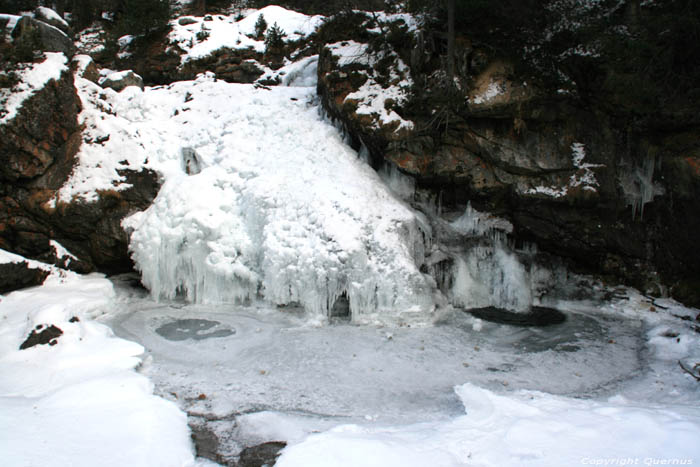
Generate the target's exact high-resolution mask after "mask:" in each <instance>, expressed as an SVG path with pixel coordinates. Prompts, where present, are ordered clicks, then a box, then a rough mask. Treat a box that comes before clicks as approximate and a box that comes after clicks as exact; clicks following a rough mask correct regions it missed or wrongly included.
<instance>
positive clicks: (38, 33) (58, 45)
mask: <svg viewBox="0 0 700 467" xmlns="http://www.w3.org/2000/svg"><path fill="white" fill-rule="evenodd" d="M12 43H13V45H14V46H15V47H22V46H26V47H31V48H32V49H34V50H39V51H42V52H63V53H64V54H65V55H66V56H67V57H72V56H73V54H75V45H73V41H72V40H71V38H70V37H68V36H67V35H66V34H65V33H64V32H63V31H61V30H60V29H58V28H56V27H54V26H51V25H50V24H46V23H44V22H43V21H38V20H36V19H34V18H31V17H29V16H22V18H20V20H19V21H17V24H16V25H15V28H14V29H13V30H12Z"/></svg>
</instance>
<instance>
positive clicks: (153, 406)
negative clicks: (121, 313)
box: [0, 266, 194, 466]
mask: <svg viewBox="0 0 700 467" xmlns="http://www.w3.org/2000/svg"><path fill="white" fill-rule="evenodd" d="M47 267H48V266H47ZM113 299H114V291H113V288H112V285H111V283H110V282H109V281H107V280H106V279H104V277H102V276H99V275H91V276H83V277H81V276H77V275H75V274H72V273H64V274H61V275H54V276H51V277H49V278H48V279H47V281H46V283H45V284H44V285H43V286H41V287H36V288H31V289H26V290H23V291H18V292H13V293H11V294H9V295H7V296H5V297H2V301H0V319H1V320H2V323H3V325H2V327H1V328H0V432H2V433H3V436H1V437H0V452H2V453H3V465H6V466H29V465H75V466H93V465H96V464H99V465H104V466H123V465H134V466H159V465H160V466H177V465H180V466H186V465H193V463H194V458H193V455H192V449H191V447H190V440H189V430H188V428H187V421H186V417H185V416H184V414H183V413H182V412H180V411H179V410H178V409H177V407H176V406H175V405H174V404H172V403H170V402H167V401H165V400H163V399H160V398H158V397H156V396H154V395H153V384H152V383H151V382H149V381H148V379H146V378H145V377H144V376H141V375H139V374H137V373H136V372H134V371H133V368H134V367H136V366H137V365H138V364H139V362H140V359H139V357H138V356H139V355H140V354H141V353H142V352H143V347H141V346H140V345H138V344H135V343H133V342H129V341H126V340H123V339H119V338H116V337H114V336H113V334H112V332H111V330H110V329H109V328H108V327H107V326H105V325H103V324H99V323H96V322H95V321H93V319H92V318H94V317H96V316H97V315H99V314H100V313H101V312H102V310H103V309H104V308H106V307H107V306H108V305H109V303H110V302H111V301H112V300H113ZM51 325H54V326H57V327H58V328H60V329H61V330H62V331H63V334H62V335H60V336H59V337H58V338H56V344H55V345H51V346H50V345H37V346H34V347H30V348H27V349H25V350H18V349H19V346H20V344H21V343H22V342H23V341H24V340H25V338H26V337H27V335H28V334H29V333H30V331H31V330H33V329H38V328H37V326H43V327H46V326H51Z"/></svg>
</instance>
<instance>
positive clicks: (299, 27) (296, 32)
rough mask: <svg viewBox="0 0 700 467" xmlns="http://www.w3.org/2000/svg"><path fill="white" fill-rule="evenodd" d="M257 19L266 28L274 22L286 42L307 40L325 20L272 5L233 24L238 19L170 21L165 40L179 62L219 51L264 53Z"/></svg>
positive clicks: (223, 17) (202, 18)
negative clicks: (178, 52)
mask: <svg viewBox="0 0 700 467" xmlns="http://www.w3.org/2000/svg"><path fill="white" fill-rule="evenodd" d="M260 15H263V16H264V17H265V20H266V21H267V23H268V27H271V26H272V25H273V24H274V23H275V22H276V23H277V25H278V26H279V27H280V28H281V29H282V30H283V31H284V32H285V36H284V38H283V39H284V40H285V41H286V42H290V41H297V40H299V39H303V38H305V37H308V36H309V35H310V34H312V33H313V32H314V31H316V28H318V26H320V25H321V23H322V22H323V20H324V17H322V16H318V15H317V16H307V15H304V14H301V13H297V12H295V11H291V10H287V9H284V8H282V7H279V6H275V5H271V6H267V7H265V8H262V9H260V10H255V12H254V13H251V14H250V15H248V16H247V17H246V18H243V19H242V20H240V21H236V17H237V15H225V16H224V15H209V16H207V18H210V19H211V20H210V21H205V20H204V18H205V17H192V16H189V17H188V18H191V19H192V20H193V22H192V23H190V24H185V25H182V24H180V23H179V21H178V19H175V20H173V21H171V26H172V31H171V32H170V34H169V36H168V40H169V43H170V44H171V45H177V46H178V47H179V48H180V49H182V50H183V51H184V54H183V55H182V57H181V62H182V63H183V64H184V63H186V62H188V61H190V60H195V59H198V58H203V57H206V56H208V55H210V54H211V53H212V52H214V51H216V50H219V49H221V48H230V49H248V48H250V49H254V50H255V51H256V52H259V53H263V52H265V41H264V39H263V40H257V39H256V38H255V37H254V36H255V23H256V21H257V19H258V17H259V16H260Z"/></svg>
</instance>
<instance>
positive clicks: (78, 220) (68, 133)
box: [0, 70, 159, 292]
mask: <svg viewBox="0 0 700 467" xmlns="http://www.w3.org/2000/svg"><path fill="white" fill-rule="evenodd" d="M80 109H81V104H80V100H79V98H78V96H77V93H76V90H75V87H74V83H73V75H72V73H71V72H70V71H69V70H66V71H64V72H63V73H62V74H61V75H60V78H59V79H55V80H51V81H49V82H48V83H47V84H46V85H45V86H44V87H43V88H41V89H40V90H37V91H36V92H35V93H34V94H33V95H32V96H31V97H29V98H28V99H26V100H25V101H24V102H23V104H22V106H21V107H20V108H19V109H18V111H17V114H16V115H15V116H14V117H13V118H12V119H11V120H9V121H7V122H5V123H3V124H2V125H0V160H1V161H2V164H0V248H2V249H5V250H8V251H11V252H14V253H17V254H20V255H22V256H25V257H28V258H34V259H38V260H41V261H44V262H48V263H53V264H57V265H59V266H61V267H67V268H69V269H72V270H75V271H78V272H90V271H94V270H100V271H104V272H108V273H109V272H123V271H129V270H131V268H132V263H131V260H130V259H129V256H128V251H127V244H128V239H127V236H126V233H125V232H124V230H123V229H122V227H121V225H120V222H121V219H123V218H124V217H125V216H127V215H128V214H130V213H132V212H134V211H136V210H140V209H144V208H145V207H146V206H148V205H149V204H150V202H151V201H152V200H153V198H155V195H156V194H157V192H158V188H159V182H158V178H157V176H156V174H154V173H152V172H133V171H128V170H126V171H123V172H122V173H121V175H122V176H124V177H126V179H127V180H128V182H129V183H131V184H133V187H132V188H130V189H129V190H126V191H122V192H116V191H115V192H102V193H100V197H99V199H98V201H96V202H94V203H85V202H81V201H73V202H70V203H55V202H54V201H53V200H54V197H55V194H56V190H58V189H59V188H60V187H61V186H62V185H63V183H64V182H65V180H66V179H67V177H68V175H69V174H70V172H71V170H72V168H73V165H74V159H75V155H76V153H77V152H78V150H79V148H80V145H81V141H82V138H81V132H82V128H81V127H80V125H79V123H78V113H79V112H80ZM51 240H54V241H57V242H58V243H60V245H61V246H63V247H64V248H66V249H67V250H68V251H70V253H71V254H72V255H74V256H75V259H72V260H71V261H65V258H59V257H58V255H59V253H58V252H57V251H56V248H55V247H54V246H53V245H52V243H51ZM16 272H17V271H15V273H16ZM15 273H13V274H15ZM22 274H23V275H22V277H24V276H26V275H27V274H25V273H22ZM20 279H21V278H20ZM42 280H43V278H42ZM29 282H32V281H29ZM34 282H36V281H34ZM10 285H11V286H12V287H10V286H8V287H5V290H4V291H5V292H7V291H8V290H7V289H8V288H9V289H11V288H13V287H15V286H16V287H15V288H19V287H22V286H26V285H28V283H27V281H25V280H23V279H22V280H18V281H15V282H13V283H12V284H10Z"/></svg>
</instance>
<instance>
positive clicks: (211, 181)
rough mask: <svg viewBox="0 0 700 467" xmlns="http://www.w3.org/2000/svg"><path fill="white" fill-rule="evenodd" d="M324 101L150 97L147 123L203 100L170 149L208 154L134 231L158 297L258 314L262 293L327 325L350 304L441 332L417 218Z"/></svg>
mask: <svg viewBox="0 0 700 467" xmlns="http://www.w3.org/2000/svg"><path fill="white" fill-rule="evenodd" d="M312 92H313V90H312V89H309V88H273V89H271V90H256V89H255V88H253V87H252V86H249V85H231V84H227V83H223V82H219V81H217V82H214V81H208V80H200V81H198V82H194V83H192V82H189V83H178V84H176V85H173V86H171V88H170V89H169V90H165V89H162V90H153V91H151V92H149V93H145V94H144V95H143V98H144V99H143V101H142V102H143V103H142V105H143V109H144V110H145V109H150V108H153V107H154V105H151V104H150V102H156V101H158V102H164V101H165V96H170V95H173V94H176V95H180V96H184V95H185V94H187V93H189V94H190V96H191V100H190V101H189V102H187V107H188V109H189V110H188V111H187V112H186V113H182V114H180V115H181V117H180V115H178V116H176V117H174V120H175V121H178V120H180V119H182V120H184V121H186V122H188V123H187V125H183V126H174V127H173V134H170V135H168V136H167V139H168V141H169V142H170V144H174V143H177V142H179V144H180V145H181V146H183V147H184V146H185V145H186V144H187V145H191V146H192V147H193V148H195V150H196V151H197V153H198V154H199V155H200V156H201V159H202V167H203V169H202V171H201V173H199V174H197V175H194V176H187V175H186V174H184V173H182V172H181V171H178V173H173V174H167V179H166V182H165V184H164V185H163V187H162V189H161V191H160V193H159V195H158V198H157V199H156V200H155V202H154V204H153V206H152V207H151V208H149V209H148V210H147V211H145V212H144V213H141V214H137V215H134V216H133V217H132V218H130V219H129V220H128V221H126V223H125V225H126V226H127V227H128V228H130V229H133V234H132V237H131V248H132V251H133V257H134V259H135V261H136V263H137V265H138V267H139V269H140V270H141V272H142V275H143V280H144V283H145V284H146V286H147V287H148V288H149V289H150V290H151V291H152V293H153V295H154V297H157V298H163V299H168V300H170V299H173V298H175V296H176V295H177V293H179V292H181V293H183V294H184V295H185V296H186V297H187V299H188V300H191V301H193V302H197V303H217V302H222V301H224V302H228V301H231V302H245V301H247V300H252V299H255V298H256V295H257V294H258V292H259V291H260V292H261V293H262V294H263V295H264V298H265V299H266V300H268V301H270V302H272V303H277V304H287V303H292V302H299V303H301V304H302V305H303V306H304V307H305V308H306V309H307V310H308V311H309V312H310V313H311V314H312V315H313V316H315V317H316V319H318V320H325V319H326V317H327V315H328V312H329V310H330V308H331V307H332V306H333V304H334V302H335V300H336V298H337V297H339V296H340V295H341V294H342V293H347V295H348V297H349V299H350V307H351V309H352V310H353V319H356V320H357V321H358V322H359V321H372V320H384V319H386V320H393V321H401V320H403V319H406V320H409V321H410V320H411V319H412V317H413V316H415V318H416V319H419V320H426V319H430V314H431V310H432V307H433V304H432V303H433V302H432V298H431V292H430V287H429V285H428V284H427V283H426V279H425V278H424V277H423V276H422V274H421V273H420V272H419V271H418V268H417V265H416V259H415V258H414V255H416V256H420V251H414V250H416V248H418V247H417V246H416V245H417V244H418V243H419V241H420V238H421V232H420V225H419V223H418V221H417V219H416V218H415V216H414V214H413V213H412V211H411V210H410V209H408V208H407V207H406V206H405V205H403V204H402V203H401V202H399V201H397V200H396V199H395V198H394V196H393V195H392V194H391V192H390V191H389V190H388V189H386V188H385V187H384V185H383V184H382V183H381V181H380V180H379V178H378V176H377V175H376V173H374V172H373V171H372V170H371V169H370V168H369V167H367V166H366V165H364V164H363V163H362V162H361V161H359V160H358V159H357V155H356V153H355V152H354V151H352V150H351V149H350V148H349V147H348V146H346V145H345V144H344V143H343V142H342V140H341V139H340V137H339V135H338V134H337V132H336V130H335V128H334V127H332V126H331V125H330V124H329V123H327V122H325V121H323V120H322V119H321V117H320V116H319V113H318V110H317V108H316V106H315V105H312V106H309V100H310V99H311V93H312ZM151 95H152V96H153V97H150V96H151ZM152 99H155V100H152ZM149 101H150V102H149ZM181 102H182V100H180V102H179V103H178V104H180V103H181ZM132 109H133V108H132ZM169 113H170V112H169ZM280 116H282V118H280ZM196 122H201V124H197V123H196ZM272 122H274V123H272ZM144 126H145V125H143V126H142V127H141V131H142V132H143V131H146V130H145V129H144ZM183 128H184V131H183ZM175 130H176V131H175ZM312 134H313V135H317V136H316V137H314V138H309V137H308V135H312ZM289 148H294V150H293V151H291V152H290V151H289ZM152 157H153V156H152ZM170 157H172V155H171V156H170ZM166 162H167V161H166ZM163 167H164V169H163V170H162V172H163V173H167V166H166V165H165V164H164V165H163ZM340 173H342V174H343V178H344V183H343V184H342V185H337V184H336V183H335V181H334V178H335V177H336V174H340ZM213 200H220V201H218V202H212V201H213ZM370 206H371V208H370ZM175 253H177V254H175Z"/></svg>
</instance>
